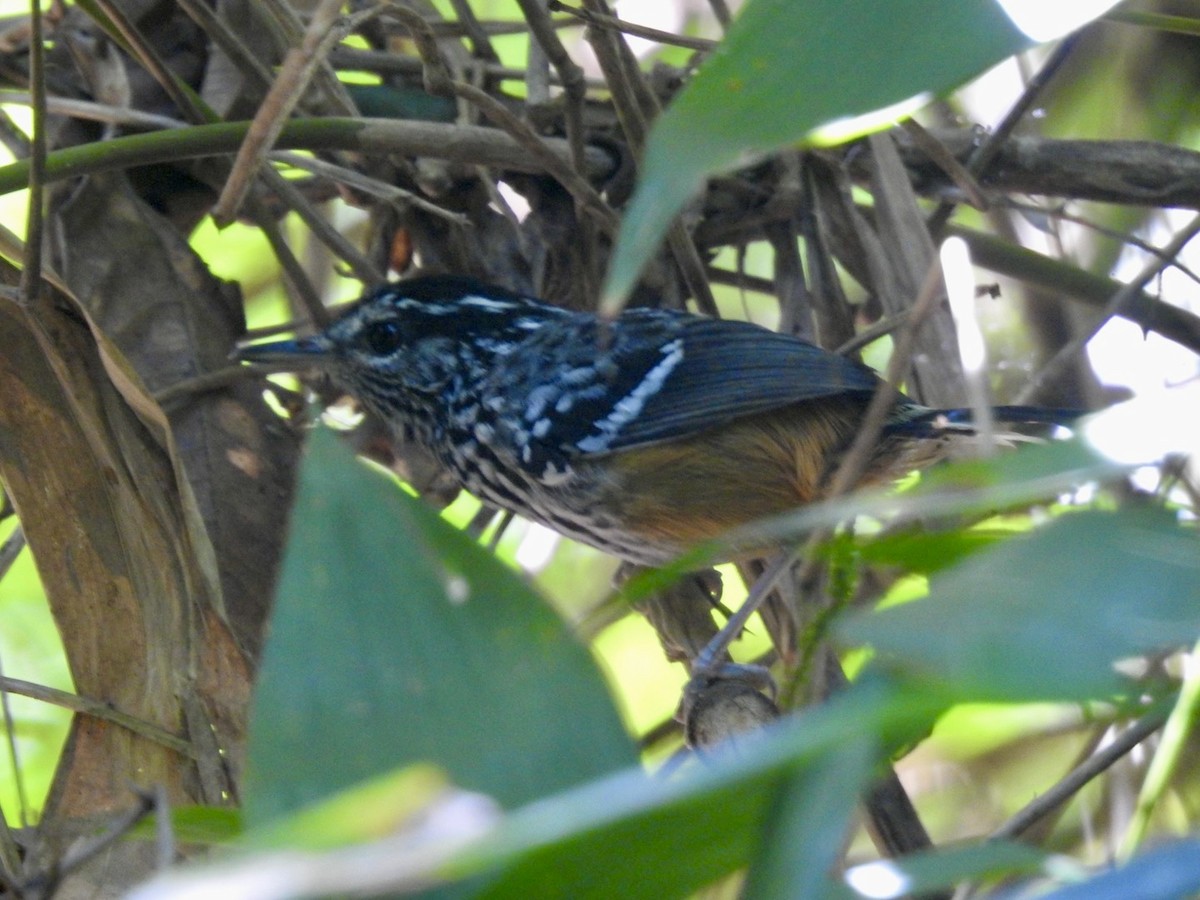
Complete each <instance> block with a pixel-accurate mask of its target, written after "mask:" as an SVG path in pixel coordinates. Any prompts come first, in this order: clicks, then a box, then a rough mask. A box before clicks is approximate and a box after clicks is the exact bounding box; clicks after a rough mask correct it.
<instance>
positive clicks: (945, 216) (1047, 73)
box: [929, 32, 1079, 238]
mask: <svg viewBox="0 0 1200 900" xmlns="http://www.w3.org/2000/svg"><path fill="white" fill-rule="evenodd" d="M1078 40H1079V34H1078V32H1076V33H1075V34H1072V35H1070V36H1069V37H1066V38H1064V39H1063V40H1062V41H1061V42H1060V43H1059V45H1058V46H1057V47H1055V48H1054V52H1053V53H1051V54H1050V58H1049V59H1047V60H1046V62H1045V65H1043V66H1042V67H1041V69H1039V70H1038V73H1037V74H1036V75H1035V76H1034V77H1033V78H1031V79H1030V81H1029V84H1028V85H1026V87H1025V90H1024V91H1022V92H1021V96H1020V97H1018V98H1017V102H1016V103H1014V104H1013V105H1012V108H1011V109H1009V111H1008V112H1007V113H1006V114H1005V116H1004V118H1003V119H1002V120H1001V121H1000V124H998V125H997V126H996V127H995V129H993V131H992V132H991V134H989V135H988V136H987V137H986V138H985V139H984V141H983V143H982V144H980V145H979V146H978V147H976V148H975V150H974V151H973V152H972V153H971V157H970V159H968V160H967V171H968V172H969V173H970V174H971V175H973V176H974V177H975V178H979V176H981V175H982V174H983V173H984V171H985V170H986V169H987V167H988V166H989V165H991V162H992V160H993V159H995V157H996V154H997V153H999V152H1000V148H1001V147H1003V146H1004V142H1005V141H1007V140H1008V138H1009V137H1010V136H1011V135H1012V133H1013V131H1014V129H1016V127H1017V125H1018V124H1019V123H1020V121H1021V119H1023V118H1024V117H1025V114H1026V113H1027V112H1029V110H1030V109H1032V108H1033V105H1034V103H1036V102H1037V98H1038V97H1039V96H1041V93H1042V90H1043V89H1044V88H1045V87H1046V85H1047V84H1049V83H1050V80H1051V79H1052V78H1053V77H1054V76H1055V75H1056V74H1057V73H1058V70H1059V69H1061V68H1062V66H1063V63H1065V62H1066V61H1067V59H1068V57H1070V55H1071V53H1072V52H1074V50H1075V45H1076V43H1077V42H1078ZM953 212H954V203H952V202H950V201H943V202H942V203H939V204H938V207H937V209H935V210H934V211H933V214H932V215H931V216H930V217H929V233H930V234H931V235H933V236H934V237H935V238H937V237H940V235H941V231H942V229H943V228H945V227H946V223H947V222H948V221H949V220H950V215H951V213H953Z"/></svg>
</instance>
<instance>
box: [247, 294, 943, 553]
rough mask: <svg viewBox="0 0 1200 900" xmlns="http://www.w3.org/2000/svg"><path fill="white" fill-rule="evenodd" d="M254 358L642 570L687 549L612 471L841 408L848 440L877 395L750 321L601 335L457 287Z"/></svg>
mask: <svg viewBox="0 0 1200 900" xmlns="http://www.w3.org/2000/svg"><path fill="white" fill-rule="evenodd" d="M242 357H243V358H245V359H251V360H263V361H284V362H291V363H294V364H295V365H296V366H297V367H303V366H304V364H305V361H306V360H307V361H309V362H311V364H314V365H317V366H320V367H322V368H326V369H327V370H328V371H329V372H330V373H331V375H332V376H333V378H334V380H335V381H337V382H338V383H339V384H340V385H341V386H342V387H344V388H345V389H347V390H348V391H350V392H351V393H353V394H354V395H355V396H357V397H358V398H359V399H360V400H361V401H362V402H363V403H364V404H365V405H366V406H367V407H369V408H370V409H372V410H373V411H374V412H375V413H377V414H378V415H380V416H381V417H382V418H383V419H384V420H385V421H387V422H388V423H390V424H391V425H392V427H393V428H395V429H396V430H397V431H398V432H400V433H401V434H403V435H404V436H405V437H408V438H415V439H416V440H419V441H421V442H422V443H424V444H426V445H428V446H429V447H430V449H431V450H432V451H433V452H434V453H435V454H436V455H437V456H438V457H439V458H440V459H441V460H442V461H443V462H444V463H445V465H446V466H447V467H448V468H449V470H450V471H451V472H452V473H453V474H454V475H455V477H456V478H457V480H458V481H459V482H460V484H462V485H463V486H464V487H465V488H466V489H467V490H469V491H471V492H472V493H474V494H476V495H477V496H480V497H481V498H483V499H485V500H488V501H490V502H492V503H495V504H497V505H499V506H501V507H504V508H506V509H509V510H512V511H514V512H517V513H520V514H522V515H524V516H526V517H528V518H532V519H534V520H536V521H540V522H542V523H544V524H547V525H549V526H551V527H553V528H555V529H557V530H559V531H561V532H563V533H565V534H567V535H568V536H571V537H575V538H577V539H580V540H583V541H585V542H587V543H591V544H593V545H595V546H599V547H601V548H603V549H606V550H609V551H610V552H616V553H618V554H619V555H622V556H625V557H627V558H630V559H634V560H636V561H642V562H657V561H662V559H663V558H664V557H665V556H669V555H670V554H671V553H673V552H675V551H677V550H679V549H682V548H680V547H675V546H671V547H648V546H646V545H645V544H644V542H642V541H640V540H639V539H638V538H637V536H636V534H635V535H633V536H629V535H627V534H626V532H628V531H629V530H630V529H629V527H628V525H629V523H627V522H623V521H622V513H621V511H620V510H621V508H622V507H623V505H624V504H623V502H622V498H620V497H619V492H620V490H621V487H622V486H621V485H620V484H618V483H613V482H612V480H611V478H609V477H608V474H609V473H610V468H606V467H607V462H606V461H608V460H610V459H614V458H616V457H618V456H620V455H622V454H627V453H628V452H629V451H635V450H638V449H639V448H646V447H654V446H658V445H665V444H670V443H672V442H680V441H687V440H690V439H693V438H695V437H696V436H697V435H704V434H706V433H709V432H712V431H714V430H716V429H720V428H722V427H723V426H728V425H729V424H730V423H737V422H742V421H749V420H751V419H752V418H753V417H754V416H757V415H759V414H764V413H770V412H771V411H773V410H785V409H795V408H798V407H803V406H804V405H805V404H807V403H812V404H814V407H815V406H818V405H821V403H822V401H826V400H829V401H833V400H836V401H837V403H838V404H839V405H840V406H841V407H844V410H845V411H844V414H842V415H841V419H842V420H844V421H840V420H839V421H840V424H839V427H840V428H841V429H842V430H843V431H845V430H846V429H848V428H852V427H853V426H854V423H855V422H856V421H857V416H858V415H859V414H860V413H861V410H862V408H864V407H865V405H866V403H867V402H868V400H869V398H870V396H871V394H872V393H873V392H874V391H875V389H876V387H877V386H878V383H879V379H878V377H877V376H876V375H875V373H874V372H872V371H871V370H870V369H868V368H866V367H865V366H862V365H860V364H859V363H856V362H854V361H852V360H849V359H847V358H845V357H842V356H838V355H836V354H833V353H830V352H828V351H826V350H823V349H821V348H819V347H815V346H813V345H811V344H808V343H806V342H804V341H802V340H799V339H797V338H794V337H790V336H787V335H782V334H777V333H775V332H772V331H769V330H767V329H764V328H760V327H758V326H756V325H751V324H748V323H745V322H737V321H730V320H717V319H709V318H705V317H701V316H695V315H690V314H687V313H683V312H677V311H671V310H656V309H632V310H628V311H626V312H624V313H623V314H622V315H621V316H619V317H618V318H617V319H616V320H614V321H612V322H605V321H602V320H600V319H598V318H597V317H596V316H595V315H593V314H590V313H582V312H570V311H566V310H563V309H560V308H557V307H553V306H549V305H546V304H543V303H541V302H538V301H536V300H532V299H529V298H525V297H521V296H519V295H517V294H514V293H511V292H509V291H506V290H503V289H500V288H496V287H494V286H491V285H486V284H483V283H481V282H478V281H475V280H473V279H467V278H459V277H449V276H433V277H426V278H416V279H411V280H408V281H402V282H397V283H395V284H390V285H386V286H384V287H382V288H380V289H378V290H376V291H375V292H374V293H372V294H370V295H368V296H366V297H365V298H364V299H363V301H362V302H361V303H359V304H358V305H356V306H355V307H354V308H352V309H351V310H350V311H348V312H347V313H346V314H345V315H343V316H342V317H341V318H340V319H338V320H337V321H336V322H334V323H333V324H332V325H331V326H329V328H328V329H326V331H325V332H323V333H322V334H318V335H316V336H314V337H310V338H305V339H301V340H298V341H290V342H282V343H276V344H267V345H257V346H253V347H249V348H246V349H245V350H244V351H243V352H242ZM825 406H826V407H828V406H829V404H826V405H825ZM926 412H927V411H925V410H923V409H922V408H921V407H918V406H916V405H915V404H912V403H911V402H909V401H907V400H902V401H901V402H900V404H899V406H898V407H897V411H896V415H895V419H894V421H895V423H896V424H897V426H898V427H906V428H909V429H910V430H914V429H915V430H918V431H919V430H920V428H921V427H923V426H921V425H920V422H921V421H922V417H923V416H925V415H926ZM822 414H823V415H825V413H822ZM914 423H916V424H914ZM839 434H840V432H839ZM829 440H831V439H830V438H826V443H828V442H829ZM838 440H840V438H838ZM830 450H831V448H829V447H824V448H823V452H829V451H830ZM732 462H733V464H734V465H737V461H736V460H734V461H732ZM696 488H697V489H698V490H703V489H704V486H703V485H697V486H696ZM781 503H786V498H783V499H781Z"/></svg>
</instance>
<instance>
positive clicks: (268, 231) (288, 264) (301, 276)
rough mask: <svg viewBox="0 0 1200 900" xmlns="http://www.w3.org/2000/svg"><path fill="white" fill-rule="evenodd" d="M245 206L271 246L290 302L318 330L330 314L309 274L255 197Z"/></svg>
mask: <svg viewBox="0 0 1200 900" xmlns="http://www.w3.org/2000/svg"><path fill="white" fill-rule="evenodd" d="M246 206H247V212H248V213H249V214H250V218H251V219H252V220H253V221H254V224H255V225H257V226H258V228H259V230H260V231H262V233H263V236H264V237H265V238H266V239H267V243H268V244H270V245H271V251H272V252H273V253H274V254H275V258H276V259H277V260H279V266H280V268H282V269H283V275H284V279H285V285H286V286H287V287H288V288H289V293H290V295H291V296H292V298H293V299H294V300H296V301H297V305H298V306H299V307H300V308H301V309H303V310H304V311H305V313H307V314H308V318H309V321H311V322H312V323H313V324H314V325H316V326H317V327H318V328H322V327H324V326H325V325H327V324H329V312H328V310H326V309H325V304H324V303H322V302H321V297H320V295H319V294H318V293H317V289H316V288H315V287H314V286H313V284H312V282H311V281H310V280H309V277H308V272H306V271H305V270H304V266H302V265H301V264H300V260H298V259H297V258H296V254H295V253H293V252H292V248H291V246H290V245H289V244H288V242H287V238H285V237H284V235H283V232H282V231H281V230H280V228H279V223H278V222H276V221H275V219H274V218H273V217H272V216H271V215H270V214H269V213H268V212H267V211H266V209H265V208H263V205H262V204H261V203H260V202H259V201H258V200H256V199H255V198H254V197H248V198H246Z"/></svg>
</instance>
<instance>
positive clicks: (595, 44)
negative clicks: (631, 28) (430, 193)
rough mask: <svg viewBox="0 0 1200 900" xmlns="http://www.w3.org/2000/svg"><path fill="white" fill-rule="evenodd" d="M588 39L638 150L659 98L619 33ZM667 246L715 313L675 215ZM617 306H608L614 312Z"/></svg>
mask: <svg viewBox="0 0 1200 900" xmlns="http://www.w3.org/2000/svg"><path fill="white" fill-rule="evenodd" d="M584 3H585V5H586V6H587V8H588V10H589V11H590V12H592V13H596V14H598V15H602V16H608V15H610V11H609V8H608V4H607V3H606V2H605V0H584ZM588 40H589V41H590V42H591V45H592V49H593V50H594V51H595V53H596V59H597V60H598V61H599V63H600V68H601V69H602V70H603V71H604V76H605V78H606V79H607V80H608V83H609V86H610V90H611V91H612V98H613V106H614V108H615V109H616V111H617V118H618V119H619V120H620V122H621V128H622V130H623V131H624V132H625V137H626V139H627V140H628V142H629V145H630V147H632V148H633V150H634V152H635V153H640V152H641V150H642V148H643V147H645V144H646V134H647V132H648V131H649V127H650V121H651V120H652V119H654V118H655V117H657V115H658V112H659V107H658V99H657V98H656V97H655V96H654V94H653V93H651V91H650V89H649V88H648V87H647V86H646V82H645V79H644V78H643V77H642V72H641V69H639V68H638V64H637V58H636V57H635V56H634V55H633V53H632V52H631V51H630V50H629V46H628V45H627V44H626V43H625V39H624V38H623V37H622V36H621V33H620V32H618V31H613V30H604V29H597V30H595V31H593V30H591V29H589V30H588ZM667 246H668V247H669V248H670V250H671V255H672V256H673V257H674V259H675V262H676V263H677V264H678V266H679V270H680V272H681V273H682V275H683V279H684V282H685V283H686V284H687V287H688V290H689V291H690V292H691V294H692V296H693V297H695V298H696V305H697V306H698V307H699V309H700V311H701V312H702V313H704V314H705V315H710V316H716V315H717V314H718V310H717V303H716V300H715V299H714V298H713V295H712V288H711V287H710V286H709V283H708V280H707V279H706V278H705V275H704V262H703V260H701V259H700V253H699V251H698V250H697V249H696V243H695V241H694V240H693V239H692V236H691V235H690V234H689V233H688V231H687V229H686V228H685V227H684V225H683V222H682V221H681V220H680V219H679V218H678V217H676V218H675V220H674V221H673V222H672V223H671V225H670V227H668V229H667ZM617 311H619V310H609V312H610V313H615V312H617Z"/></svg>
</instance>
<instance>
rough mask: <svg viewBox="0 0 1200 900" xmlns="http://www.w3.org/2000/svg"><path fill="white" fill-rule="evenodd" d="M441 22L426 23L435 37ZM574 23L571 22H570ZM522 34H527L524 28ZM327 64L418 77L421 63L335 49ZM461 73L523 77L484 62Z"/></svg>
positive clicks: (598, 85)
mask: <svg viewBox="0 0 1200 900" xmlns="http://www.w3.org/2000/svg"><path fill="white" fill-rule="evenodd" d="M551 23H552V24H553V25H554V26H555V27H561V25H560V23H559V22H557V20H553V19H552V20H551ZM439 24H441V23H437V22H434V23H430V27H431V28H432V29H433V33H434V35H435V36H441V35H442V31H441V30H440V29H439V28H438V25H439ZM572 24H574V23H572ZM521 30H522V31H527V30H528V28H526V27H525V26H524V25H522V28H521ZM329 61H330V62H331V63H332V64H333V65H335V66H337V67H338V68H339V69H344V70H351V71H354V70H361V71H365V72H376V73H379V74H382V75H388V74H403V75H419V74H421V68H422V63H421V61H420V60H419V59H414V58H413V57H411V56H400V55H397V54H395V53H385V52H383V51H380V50H360V49H359V48H357V47H335V48H334V49H333V51H332V52H331V53H330V54H329ZM462 68H463V71H464V73H465V74H470V75H473V76H474V75H482V76H483V77H484V78H485V79H493V80H497V81H524V80H525V77H526V71H525V69H515V68H512V67H511V66H498V65H495V64H494V63H485V62H481V61H479V60H467V61H465V63H464V64H463V65H462ZM550 83H551V84H556V85H562V79H561V78H559V77H556V76H554V75H551V76H550ZM583 83H584V86H585V87H587V88H589V89H594V90H598V91H600V90H604V89H605V88H606V84H605V82H604V81H603V80H601V79H599V78H586V77H585V78H584V81H583Z"/></svg>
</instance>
